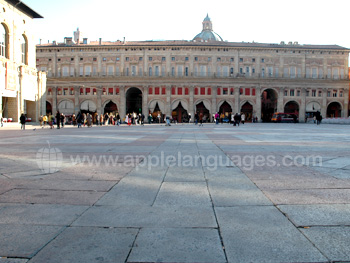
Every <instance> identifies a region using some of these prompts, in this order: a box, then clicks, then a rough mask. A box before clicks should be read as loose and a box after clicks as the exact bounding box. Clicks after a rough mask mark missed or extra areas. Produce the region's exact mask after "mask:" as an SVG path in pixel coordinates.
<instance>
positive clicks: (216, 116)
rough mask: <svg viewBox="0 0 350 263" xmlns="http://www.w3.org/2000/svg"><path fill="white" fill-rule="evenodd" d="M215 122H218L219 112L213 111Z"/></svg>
mask: <svg viewBox="0 0 350 263" xmlns="http://www.w3.org/2000/svg"><path fill="white" fill-rule="evenodd" d="M214 118H215V124H219V113H215V116H214Z"/></svg>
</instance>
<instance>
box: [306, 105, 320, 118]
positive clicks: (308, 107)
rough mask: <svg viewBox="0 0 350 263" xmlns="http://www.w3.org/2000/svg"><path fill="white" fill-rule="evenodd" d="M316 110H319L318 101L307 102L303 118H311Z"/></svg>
mask: <svg viewBox="0 0 350 263" xmlns="http://www.w3.org/2000/svg"><path fill="white" fill-rule="evenodd" d="M316 112H321V105H320V104H319V103H318V102H315V101H313V102H309V103H308V104H307V105H306V111H305V118H307V119H313V118H314V116H315V115H316Z"/></svg>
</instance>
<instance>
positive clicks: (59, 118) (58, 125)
mask: <svg viewBox="0 0 350 263" xmlns="http://www.w3.org/2000/svg"><path fill="white" fill-rule="evenodd" d="M56 124H57V129H59V128H60V124H61V113H60V111H59V110H58V111H57V112H56Z"/></svg>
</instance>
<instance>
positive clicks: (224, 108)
mask: <svg viewBox="0 0 350 263" xmlns="http://www.w3.org/2000/svg"><path fill="white" fill-rule="evenodd" d="M221 113H223V114H224V115H225V116H228V115H230V114H232V107H231V105H230V104H228V102H227V101H224V103H222V104H221V106H220V108H219V114H221Z"/></svg>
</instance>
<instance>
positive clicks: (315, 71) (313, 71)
mask: <svg viewBox="0 0 350 263" xmlns="http://www.w3.org/2000/svg"><path fill="white" fill-rule="evenodd" d="M312 78H313V79H317V68H312Z"/></svg>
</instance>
